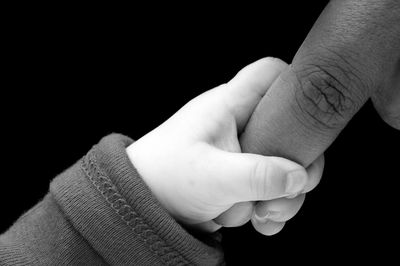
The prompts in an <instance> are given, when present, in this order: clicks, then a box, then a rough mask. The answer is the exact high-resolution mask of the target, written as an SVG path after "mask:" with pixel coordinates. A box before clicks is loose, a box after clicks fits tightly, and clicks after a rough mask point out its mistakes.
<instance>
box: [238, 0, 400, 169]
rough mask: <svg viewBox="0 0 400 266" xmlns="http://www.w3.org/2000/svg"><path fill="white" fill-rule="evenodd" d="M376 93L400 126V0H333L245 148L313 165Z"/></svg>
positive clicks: (260, 113)
mask: <svg viewBox="0 0 400 266" xmlns="http://www.w3.org/2000/svg"><path fill="white" fill-rule="evenodd" d="M369 98H372V100H373V103H374V105H375V107H376V109H377V111H378V112H379V114H380V115H381V117H382V118H383V119H384V120H385V121H386V122H387V123H388V124H389V125H391V126H393V127H394V128H396V129H400V1H398V0H363V1H361V0H359V1H357V0H348V1H343V0H337V1H331V2H330V3H329V4H328V5H327V7H326V8H325V10H324V11H323V13H322V14H321V15H320V17H319V18H318V20H317V22H316V23H315V25H314V26H313V28H312V30H311V31H310V33H309V34H308V36H307V38H306V40H305V41H304V43H303V44H302V46H301V47H300V49H299V50H298V52H297V53H296V55H295V57H294V59H293V62H292V64H291V65H290V67H289V68H288V69H287V70H286V71H284V73H283V74H281V76H280V77H279V78H278V79H277V80H276V81H275V83H274V84H273V85H272V87H271V88H270V89H269V90H268V92H267V94H266V95H265V96H264V97H263V99H262V100H261V102H260V103H259V104H258V106H257V108H256V110H255V112H254V113H253V115H252V117H251V119H250V121H249V123H248V124H247V127H246V129H245V131H244V132H243V134H242V136H241V146H242V151H243V152H250V153H258V154H263V155H275V156H282V157H285V158H289V159H292V160H294V161H296V162H299V163H301V164H303V165H304V166H306V167H307V166H309V165H310V163H312V162H313V161H314V160H315V159H316V158H317V157H318V156H320V155H321V154H322V153H323V152H324V151H325V150H326V149H327V148H328V146H329V145H330V144H331V143H332V142H333V141H334V140H335V138H336V137H337V135H338V134H339V133H340V132H341V130H342V129H343V128H344V127H345V126H346V124H347V122H348V121H349V120H350V119H351V118H352V117H353V115H354V114H355V113H356V112H357V111H358V110H359V109H360V108H361V107H362V106H363V104H364V103H365V102H366V101H367V100H368V99H369Z"/></svg>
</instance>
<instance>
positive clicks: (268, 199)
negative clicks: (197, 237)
mask: <svg viewBox="0 0 400 266" xmlns="http://www.w3.org/2000/svg"><path fill="white" fill-rule="evenodd" d="M286 67H287V65H286V64H285V63H284V62H282V61H281V60H279V59H275V58H264V59H261V60H259V61H257V62H255V63H253V64H250V65H248V66H247V67H245V68H244V69H242V70H241V71H240V72H239V73H238V74H237V75H236V76H235V77H234V78H233V79H232V80H231V81H229V82H228V83H226V84H223V85H221V86H219V87H216V88H214V89H212V90H209V91H207V92H205V93H203V94H201V95H200V96H198V97H196V98H194V99H193V100H191V101H190V102H189V103H187V104H186V105H185V106H184V107H183V108H181V109H180V110H179V111H178V112H177V113H175V114H174V115H173V116H172V117H171V118H169V119H168V120H167V121H166V122H164V123H163V124H162V125H160V126H159V127H157V128H156V129H154V130H153V131H151V132H150V133H148V134H146V135H145V136H143V137H142V138H140V139H139V140H138V141H136V142H134V143H133V144H132V145H130V146H129V147H128V148H127V152H128V155H129V158H130V159H131V161H132V163H133V165H134V166H135V167H136V169H137V170H138V172H139V173H140V174H141V176H142V178H143V180H144V181H145V183H146V184H147V185H148V187H149V188H150V189H151V191H152V192H153V194H154V195H155V197H156V198H157V199H158V200H159V202H160V203H161V205H163V206H164V207H165V209H166V210H167V211H168V212H169V213H170V215H172V217H174V218H175V219H176V220H177V221H178V222H180V223H181V224H183V225H185V226H188V227H192V228H197V229H201V230H203V231H206V232H214V231H216V230H218V229H219V228H220V227H221V226H240V225H242V224H244V223H246V222H247V221H249V220H250V219H252V221H253V225H254V226H255V227H256V229H257V230H258V231H260V232H261V233H264V234H274V233H276V232H278V231H279V230H280V229H281V228H282V227H283V222H284V221H286V220H287V219H290V218H291V217H292V216H293V215H294V214H295V213H296V212H297V211H298V210H299V208H300V206H301V204H302V203H303V200H304V196H299V197H295V196H297V195H299V194H300V193H304V192H308V191H310V190H311V189H313V188H314V187H315V186H316V185H317V184H318V182H319V180H320V178H321V175H322V168H323V167H322V166H323V159H319V160H317V163H316V164H317V165H316V164H313V165H311V166H310V169H309V171H308V172H307V171H306V169H304V168H303V167H302V166H301V165H299V164H297V163H294V162H292V161H289V160H287V159H284V158H278V157H271V156H261V155H257V154H248V153H247V154H246V153H241V148H240V143H239V140H238V136H240V134H241V132H242V130H243V129H244V128H245V125H246V123H247V121H248V119H249V118H250V116H251V114H252V112H253V110H254V109H255V107H256V105H257V104H258V102H259V101H260V99H261V98H262V97H263V95H264V94H265V92H266V91H267V90H268V88H269V87H270V85H271V84H272V83H273V81H274V80H275V79H276V78H277V77H278V76H279V74H280V72H281V71H282V70H283V69H285V68H286ZM286 197H289V198H293V197H295V198H294V199H287V198H286ZM255 201H265V204H264V205H265V206H261V207H257V209H258V210H257V212H255V208H254V206H255V205H254V202H255ZM271 208H272V210H273V211H274V215H275V218H274V217H273V216H271V215H270V216H269V217H267V218H266V217H262V216H264V213H262V212H263V211H264V210H270V209H271ZM260 213H261V214H260ZM269 213H270V212H269ZM276 213H278V215H276ZM252 217H253V218H252ZM265 219H268V220H271V221H274V219H275V220H276V221H275V224H274V223H272V227H271V225H270V227H268V226H263V224H265V223H266V220H265ZM270 224H271V223H270Z"/></svg>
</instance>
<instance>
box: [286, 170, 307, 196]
mask: <svg viewBox="0 0 400 266" xmlns="http://www.w3.org/2000/svg"><path fill="white" fill-rule="evenodd" d="M307 180H308V174H307V172H306V171H305V170H304V169H297V170H294V171H291V172H289V173H288V174H287V176H286V186H285V193H286V194H287V195H288V196H293V195H298V194H299V193H301V192H302V191H303V190H304V188H305V186H306V184H307Z"/></svg>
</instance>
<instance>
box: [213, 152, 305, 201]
mask: <svg viewBox="0 0 400 266" xmlns="http://www.w3.org/2000/svg"><path fill="white" fill-rule="evenodd" d="M207 160H210V161H211V162H212V163H210V164H208V167H209V169H208V171H207V172H208V173H210V177H212V178H213V181H215V182H216V186H217V188H218V190H217V191H220V192H221V193H220V194H221V195H223V197H224V199H222V200H221V201H223V203H227V204H228V203H229V204H234V203H237V202H244V201H260V200H271V199H275V198H280V197H286V196H289V195H296V194H298V193H300V192H301V191H303V189H304V188H305V185H306V184H307V180H308V175H307V172H306V170H305V169H304V168H303V167H302V166H301V165H299V164H297V163H294V162H292V161H289V160H287V159H284V158H279V157H272V156H262V155H257V154H250V153H232V152H227V151H223V150H219V149H217V148H214V147H211V152H210V154H209V156H207ZM221 203H222V202H221Z"/></svg>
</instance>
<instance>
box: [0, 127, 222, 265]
mask: <svg viewBox="0 0 400 266" xmlns="http://www.w3.org/2000/svg"><path fill="white" fill-rule="evenodd" d="M131 143H132V140H131V139H129V138H128V137H125V136H122V135H119V134H113V135H110V136H107V137H105V138H103V139H102V140H101V141H100V143H99V144H98V145H96V146H94V147H93V148H92V149H91V150H90V151H89V152H88V154H86V155H85V156H84V157H83V158H82V159H81V160H79V161H78V162H77V163H76V164H74V165H73V166H72V167H71V168H69V169H67V170H66V171H64V172H63V173H62V174H60V175H59V176H57V177H56V178H54V179H53V180H52V181H51V183H50V190H49V193H48V194H47V195H46V196H45V197H44V198H43V200H41V201H40V202H39V203H37V204H36V205H35V206H34V207H33V208H32V209H30V210H29V211H28V212H26V213H25V214H23V215H22V216H21V217H20V218H19V219H18V220H17V221H16V222H15V223H14V224H13V225H12V226H11V227H10V228H9V229H8V230H7V231H6V232H4V233H3V234H2V235H1V236H0V265H3V264H5V265H218V264H223V253H222V249H221V246H220V243H219V237H220V235H219V233H216V234H212V235H208V236H206V237H204V236H203V237H201V238H199V237H196V236H195V235H192V234H190V233H189V232H188V231H187V230H186V229H185V228H183V227H182V226H181V225H180V224H178V223H177V222H176V221H175V220H174V219H173V218H172V217H171V216H169V215H168V213H167V212H166V211H165V209H164V208H163V207H162V206H161V204H159V203H158V202H157V200H156V198H155V197H154V196H153V195H152V193H151V191H150V189H149V188H148V187H147V185H146V184H145V183H144V181H143V180H142V179H141V178H140V175H139V174H138V172H137V171H136V169H135V168H134V166H133V165H132V164H131V161H130V160H129V158H128V156H127V154H126V150H125V149H126V147H127V146H129V144H131Z"/></svg>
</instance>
